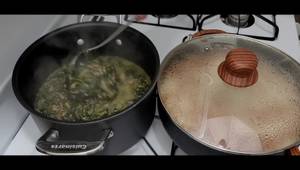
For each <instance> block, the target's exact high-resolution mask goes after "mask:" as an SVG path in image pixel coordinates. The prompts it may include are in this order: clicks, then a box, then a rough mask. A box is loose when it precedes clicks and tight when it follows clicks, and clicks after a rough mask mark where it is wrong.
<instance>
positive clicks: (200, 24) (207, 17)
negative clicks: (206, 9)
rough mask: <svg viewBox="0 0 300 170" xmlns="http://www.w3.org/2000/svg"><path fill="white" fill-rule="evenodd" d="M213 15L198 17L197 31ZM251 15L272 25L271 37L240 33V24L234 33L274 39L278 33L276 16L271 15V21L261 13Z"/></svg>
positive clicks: (262, 38) (269, 39)
mask: <svg viewBox="0 0 300 170" xmlns="http://www.w3.org/2000/svg"><path fill="white" fill-rule="evenodd" d="M214 16H216V15H208V16H205V17H204V18H203V19H201V17H200V18H199V20H198V22H197V23H198V31H201V30H203V29H202V26H203V23H204V21H206V20H207V19H209V18H212V17H214ZM224 16H226V15H221V18H222V17H224ZM251 16H256V17H257V19H261V20H262V21H264V22H265V23H266V24H269V25H271V26H272V27H273V29H274V34H273V36H271V37H266V36H259V35H247V34H240V33H239V30H240V28H241V27H242V26H240V25H238V26H237V27H238V30H237V32H236V33H235V34H237V35H243V36H248V37H252V38H256V39H261V40H268V41H274V40H276V39H277V37H278V33H279V27H278V25H277V24H276V17H275V15H272V18H273V21H271V20H269V19H268V18H266V17H264V16H262V15H251ZM253 19H254V18H253ZM250 21H251V20H250ZM251 22H252V21H251ZM253 22H255V21H253Z"/></svg>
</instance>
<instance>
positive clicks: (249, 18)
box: [220, 15, 255, 28]
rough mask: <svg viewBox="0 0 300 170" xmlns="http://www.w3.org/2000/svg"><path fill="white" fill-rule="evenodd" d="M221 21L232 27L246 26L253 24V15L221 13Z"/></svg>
mask: <svg viewBox="0 0 300 170" xmlns="http://www.w3.org/2000/svg"><path fill="white" fill-rule="evenodd" d="M220 18H221V20H222V21H223V23H225V24H226V25H229V26H233V27H240V28H247V27H250V26H251V25H253V24H254V22H255V19H254V17H253V15H221V16H220Z"/></svg>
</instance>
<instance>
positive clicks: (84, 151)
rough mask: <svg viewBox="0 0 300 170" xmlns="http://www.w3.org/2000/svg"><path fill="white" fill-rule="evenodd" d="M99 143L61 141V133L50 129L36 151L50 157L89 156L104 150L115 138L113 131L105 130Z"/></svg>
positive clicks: (38, 142) (37, 145) (39, 142)
mask: <svg viewBox="0 0 300 170" xmlns="http://www.w3.org/2000/svg"><path fill="white" fill-rule="evenodd" d="M100 136H101V137H100V139H99V140H97V141H76V140H74V141H72V140H70V141H69V140H66V141H65V140H59V131H58V130H56V129H52V128H51V129H49V130H48V131H47V132H46V133H45V134H44V135H43V136H42V137H41V138H40V139H39V140H38V141H37V143H36V149H37V150H38V151H40V152H42V153H45V154H49V155H62V156H64V155H65V156H67V155H89V154H94V153H96V152H99V151H102V150H103V149H104V144H105V143H106V141H107V140H108V139H109V138H111V137H112V136H113V131H112V130H111V129H104V130H103V131H102V134H101V135H100Z"/></svg>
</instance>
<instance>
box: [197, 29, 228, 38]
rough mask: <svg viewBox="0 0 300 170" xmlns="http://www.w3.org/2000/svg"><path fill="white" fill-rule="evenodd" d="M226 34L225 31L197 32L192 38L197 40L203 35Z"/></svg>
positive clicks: (208, 30)
mask: <svg viewBox="0 0 300 170" xmlns="http://www.w3.org/2000/svg"><path fill="white" fill-rule="evenodd" d="M224 33H226V32H225V31H223V30H219V29H207V30H201V31H199V32H196V33H194V34H193V35H192V38H196V37H200V36H203V35H208V34H224Z"/></svg>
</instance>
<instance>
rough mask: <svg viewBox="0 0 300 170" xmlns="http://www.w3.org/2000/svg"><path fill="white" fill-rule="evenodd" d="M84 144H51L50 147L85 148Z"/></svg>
mask: <svg viewBox="0 0 300 170" xmlns="http://www.w3.org/2000/svg"><path fill="white" fill-rule="evenodd" d="M86 147H87V146H86V145H64V144H60V145H51V149H86Z"/></svg>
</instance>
